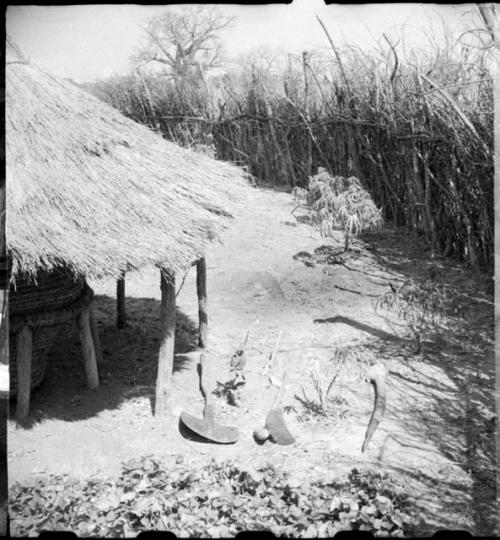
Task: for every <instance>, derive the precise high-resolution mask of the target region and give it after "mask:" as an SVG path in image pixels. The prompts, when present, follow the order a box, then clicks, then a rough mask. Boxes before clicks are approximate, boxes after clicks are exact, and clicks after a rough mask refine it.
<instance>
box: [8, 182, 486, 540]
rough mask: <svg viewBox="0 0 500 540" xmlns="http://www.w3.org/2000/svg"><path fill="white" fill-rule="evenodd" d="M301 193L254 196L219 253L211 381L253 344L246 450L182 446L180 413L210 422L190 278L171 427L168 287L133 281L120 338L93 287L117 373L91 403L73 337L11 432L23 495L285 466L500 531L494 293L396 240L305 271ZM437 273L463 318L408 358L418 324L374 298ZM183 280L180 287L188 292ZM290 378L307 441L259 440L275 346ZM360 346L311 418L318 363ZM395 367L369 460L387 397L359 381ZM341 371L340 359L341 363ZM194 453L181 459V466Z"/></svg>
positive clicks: (106, 370) (181, 308) (109, 290)
mask: <svg viewBox="0 0 500 540" xmlns="http://www.w3.org/2000/svg"><path fill="white" fill-rule="evenodd" d="M292 208H293V204H292V201H291V197H290V195H288V194H286V193H283V192H279V191H274V190H268V189H255V190H253V191H252V194H251V196H250V200H249V201H248V204H247V205H246V207H245V210H244V213H243V215H242V216H241V217H240V218H238V219H237V220H236V221H235V222H234V224H233V226H232V228H231V229H230V230H228V231H227V233H226V235H225V237H224V244H223V245H216V246H214V248H213V250H212V251H211V252H210V253H208V254H207V264H208V280H209V282H208V290H209V332H210V335H209V347H208V350H207V361H208V369H207V374H206V375H207V383H208V386H209V388H212V389H213V388H215V387H216V384H217V381H219V382H221V383H223V382H225V381H228V380H229V379H230V371H229V366H230V359H231V355H232V354H233V353H234V352H235V350H236V349H237V348H238V346H239V344H240V343H241V340H242V338H243V337H244V335H245V332H246V331H247V330H248V331H249V341H248V347H247V363H246V366H245V370H244V375H245V379H246V384H245V385H244V386H243V387H242V388H241V390H240V397H239V400H238V404H239V406H238V407H234V406H231V405H229V404H228V403H227V401H226V400H225V399H223V398H216V397H215V396H214V399H215V404H216V414H217V418H218V420H219V421H220V422H222V423H225V424H231V425H235V426H237V427H238V428H239V430H240V439H239V441H238V442H237V443H236V444H235V445H212V444H203V443H200V442H195V441H191V440H187V439H185V438H183V437H182V436H181V435H180V433H179V430H178V426H177V417H178V415H179V414H180V412H181V411H182V410H186V411H189V412H192V413H193V414H195V415H199V416H201V412H202V408H203V402H202V398H201V395H200V393H199V387H198V379H197V374H196V363H197V360H198V355H199V352H198V351H197V349H196V342H197V336H196V322H197V299H196V284H195V278H196V276H195V271H194V269H192V270H191V271H190V272H189V273H188V274H187V277H186V280H185V283H184V285H183V287H182V289H181V291H180V293H179V295H178V298H177V300H178V332H177V343H176V351H177V355H176V365H175V373H174V401H175V403H176V406H175V409H174V414H175V415H176V416H177V417H173V418H172V419H171V421H164V422H159V421H157V420H155V418H154V417H153V415H152V400H153V396H154V383H155V376H156V371H155V369H156V361H157V354H158V344H159V337H158V336H159V298H160V287H159V274H158V271H157V270H155V269H146V270H144V271H143V272H141V273H134V274H132V273H131V274H129V275H128V276H127V283H126V293H127V310H128V325H127V327H126V328H125V329H123V330H118V329H117V328H116V326H115V317H116V312H115V283H114V282H95V283H91V285H92V287H93V288H94V290H95V293H96V295H97V298H96V315H97V319H98V325H99V329H100V335H101V342H102V349H103V354H104V356H103V362H102V365H101V366H100V376H101V386H100V388H99V389H98V390H96V391H89V390H86V388H85V384H84V377H83V370H82V367H81V364H80V354H79V342H78V334H77V332H76V329H75V328H73V327H68V329H67V330H65V333H66V335H65V336H64V338H65V339H61V341H60V342H59V344H58V345H57V346H56V347H55V348H54V350H53V351H52V353H51V358H50V364H49V370H48V372H47V375H46V378H45V381H44V382H43V384H42V385H41V386H40V388H39V389H37V390H36V391H35V392H34V393H33V396H32V417H31V419H30V421H29V422H28V423H27V424H26V425H23V426H20V425H16V424H15V423H14V422H13V421H10V422H9V433H8V437H9V439H8V448H9V451H8V459H9V483H10V484H12V483H14V482H16V481H20V482H24V481H28V479H29V478H30V477H32V476H34V475H39V474H46V473H63V472H67V473H70V474H73V475H77V476H80V477H90V476H93V475H96V476H100V477H103V476H110V475H113V474H115V473H117V472H118V471H119V470H120V465H121V462H123V461H126V460H127V459H130V458H133V457H140V456H144V455H151V454H154V455H156V456H158V457H160V458H164V459H165V460H167V461H170V462H172V463H173V462H175V460H176V459H177V460H178V459H183V460H184V462H185V463H188V464H192V466H193V467H197V466H199V465H200V464H202V463H204V462H206V461H208V460H209V459H211V458H215V459H217V460H224V459H227V458H230V459H234V460H237V461H239V462H240V463H245V462H252V463H253V464H254V465H256V464H259V463H262V464H264V463H273V464H275V465H276V466H277V467H280V468H284V469H286V470H287V471H289V472H290V473H292V474H293V475H295V476H297V477H298V478H302V477H307V476H315V475H318V476H324V475H328V476H332V477H340V476H342V475H344V474H345V473H347V472H348V471H349V470H350V469H351V468H352V467H354V466H357V467H360V466H361V467H362V466H370V467H374V468H376V469H379V470H384V471H388V472H389V473H390V474H391V475H393V476H394V478H396V479H397V480H398V481H400V482H402V483H403V485H404V486H406V488H407V489H408V490H409V491H410V492H411V493H412V494H413V495H414V497H415V504H416V505H417V506H418V507H419V508H420V509H421V512H422V516H423V518H424V519H425V521H426V523H427V528H426V529H425V530H424V529H423V530H422V534H425V533H426V532H433V531H434V530H435V529H436V528H440V527H448V528H450V527H452V528H454V529H456V528H462V529H467V530H469V531H471V532H473V533H475V534H480V535H484V534H488V533H491V532H493V530H494V524H495V522H494V516H495V514H494V510H493V509H494V506H493V505H494V499H495V463H494V431H493V429H492V427H491V426H492V420H491V418H492V415H493V413H494V401H493V395H494V367H495V366H494V344H493V336H494V320H493V299H492V291H491V284H489V283H488V282H487V279H486V278H485V277H484V276H482V277H481V276H479V275H476V276H475V275H474V274H473V273H471V272H469V271H466V270H464V269H463V268H461V267H460V266H458V265H456V264H453V263H452V262H450V261H443V260H434V261H431V260H429V259H428V258H427V254H426V253H425V252H424V251H423V250H422V249H421V248H420V247H419V245H418V243H417V242H416V241H415V242H413V241H412V239H411V238H410V237H409V236H407V235H404V234H403V233H396V232H395V231H393V230H391V229H386V230H385V231H383V232H382V233H378V234H371V235H369V237H367V238H365V239H364V241H363V242H358V243H357V246H358V247H359V248H360V251H359V253H357V254H356V255H354V256H352V257H351V258H349V259H348V260H347V262H346V263H345V265H339V264H335V265H316V266H313V267H308V266H306V265H304V264H303V263H302V262H301V261H300V260H296V259H294V258H293V256H294V255H295V254H297V253H298V252H300V251H308V252H311V253H312V252H313V250H314V249H315V248H317V247H318V246H321V245H323V244H327V243H330V244H334V245H338V246H339V247H341V245H342V237H341V235H340V233H339V236H338V237H337V238H334V239H333V240H332V239H330V240H328V241H326V240H325V239H322V238H321V237H320V235H319V233H318V232H317V231H316V230H315V229H314V228H313V227H311V226H310V225H308V224H307V223H304V222H301V221H299V222H297V221H296V220H295V218H294V217H293V216H292V215H291V214H290V211H291V209H292ZM431 267H434V268H436V267H437V268H439V269H440V271H441V273H442V275H444V276H445V279H446V281H447V282H448V283H450V284H452V285H454V286H455V287H457V288H458V289H459V290H460V291H461V293H462V294H463V295H465V296H466V298H467V302H466V305H467V310H466V313H465V312H464V313H462V315H463V316H462V317H461V318H448V319H447V320H446V321H444V322H443V323H442V324H441V326H440V327H439V328H437V329H435V330H434V331H433V333H432V335H430V334H429V336H427V341H425V342H424V344H423V349H422V351H421V352H420V353H419V354H412V351H411V349H412V347H411V343H410V342H409V341H408V340H407V339H406V338H405V335H404V324H403V323H402V321H400V320H398V319H397V318H396V317H395V316H389V315H388V314H380V313H376V312H375V310H374V302H375V299H376V297H377V296H378V295H380V294H383V293H384V292H386V291H387V290H388V283H389V281H391V282H392V283H400V282H401V281H402V279H404V278H405V277H410V276H413V277H415V278H423V277H427V275H428V273H429V269H430V268H431ZM181 281H182V276H179V278H178V280H177V285H178V286H179V285H180V282H181ZM280 332H281V333H282V337H281V345H280V348H279V353H278V356H277V362H276V365H275V366H274V368H273V370H272V374H273V375H274V376H275V377H278V378H280V377H281V375H282V374H283V371H284V370H285V369H286V370H287V371H288V374H289V379H290V380H289V384H288V386H287V388H286V392H285V397H284V399H283V405H284V406H289V407H290V408H291V409H290V412H289V413H288V414H287V415H286V416H287V422H288V425H289V428H290V430H291V431H292V432H293V433H294V435H295V436H296V438H297V442H296V443H295V444H294V445H292V446H290V447H279V446H277V445H274V444H272V443H266V444H265V445H263V446H259V445H257V444H256V443H255V442H254V440H253V437H252V431H253V429H254V428H256V427H258V426H259V425H261V424H262V423H263V419H264V417H265V415H266V413H267V411H268V409H269V407H270V405H271V403H272V400H273V398H274V396H275V393H276V391H277V390H276V388H274V387H273V386H271V385H270V383H269V379H268V378H267V377H266V376H265V375H264V374H263V368H264V365H265V364H266V362H267V360H268V356H269V353H270V352H271V351H272V349H273V347H274V344H275V341H276V339H277V336H278V334H279V333H280ZM342 346H352V351H353V354H352V355H351V360H350V361H349V363H348V364H347V365H346V366H345V368H344V369H343V370H342V371H341V376H340V377H339V379H338V380H337V382H336V383H335V386H334V395H335V396H336V397H337V401H336V402H335V403H336V406H335V407H334V406H332V409H331V410H332V414H331V416H330V417H329V418H326V419H314V418H312V419H311V418H309V419H308V418H307V417H306V414H305V409H304V407H303V405H302V404H301V402H300V401H299V399H297V397H296V396H298V397H302V396H303V392H302V388H301V386H303V387H304V391H305V393H306V395H308V396H310V397H314V391H313V386H312V380H311V370H312V367H313V365H314V363H315V362H320V363H321V365H322V366H327V365H330V366H331V365H332V364H331V360H330V359H331V358H332V357H333V356H334V353H335V350H337V349H338V348H339V347H342ZM370 361H379V362H382V363H384V364H385V365H386V366H387V368H388V369H389V378H388V391H387V413H386V416H385V418H384V420H383V422H382V423H381V424H380V427H379V429H378V430H377V432H376V433H375V435H374V437H373V439H372V442H371V444H370V446H369V448H368V450H367V452H366V453H365V454H362V453H361V444H362V442H363V438H364V432H365V429H366V425H367V423H368V420H369V417H370V413H371V407H372V400H373V391H372V388H371V386H370V385H369V384H368V383H367V382H366V381H364V380H363V378H362V375H363V372H364V369H365V366H366V363H367V362H370ZM329 362H330V364H329ZM179 456H181V457H179Z"/></svg>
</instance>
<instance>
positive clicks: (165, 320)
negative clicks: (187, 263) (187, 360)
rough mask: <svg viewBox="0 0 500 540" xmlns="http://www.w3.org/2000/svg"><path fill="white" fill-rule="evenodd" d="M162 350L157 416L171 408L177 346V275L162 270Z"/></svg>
mask: <svg viewBox="0 0 500 540" xmlns="http://www.w3.org/2000/svg"><path fill="white" fill-rule="evenodd" d="M160 274H161V280H160V288H161V306H160V321H161V330H160V332H161V334H160V352H159V354H158V375H157V377H156V400H155V416H157V417H160V418H166V417H167V415H168V413H169V411H170V409H171V390H172V376H173V369H174V346H175V276H169V275H168V274H165V271H164V270H161V271H160Z"/></svg>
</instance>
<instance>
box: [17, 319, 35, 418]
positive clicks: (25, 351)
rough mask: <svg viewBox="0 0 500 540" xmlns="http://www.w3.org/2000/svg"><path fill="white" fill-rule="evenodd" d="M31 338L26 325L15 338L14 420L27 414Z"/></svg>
mask: <svg viewBox="0 0 500 540" xmlns="http://www.w3.org/2000/svg"><path fill="white" fill-rule="evenodd" d="M32 351H33V336H32V334H31V329H30V327H29V326H28V325H24V326H23V327H22V328H21V329H20V330H19V332H18V333H17V337H16V352H17V354H16V360H17V405H16V418H17V420H23V419H24V418H26V417H27V416H28V414H29V410H30V394H31V355H32Z"/></svg>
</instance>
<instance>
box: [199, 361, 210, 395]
mask: <svg viewBox="0 0 500 540" xmlns="http://www.w3.org/2000/svg"><path fill="white" fill-rule="evenodd" d="M204 367H205V355H204V354H200V361H199V363H198V375H199V377H200V390H201V393H202V394H203V397H204V398H205V404H206V403H208V392H207V388H206V386H205V381H204V377H203V371H204Z"/></svg>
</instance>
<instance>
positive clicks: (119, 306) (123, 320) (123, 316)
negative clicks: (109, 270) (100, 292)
mask: <svg viewBox="0 0 500 540" xmlns="http://www.w3.org/2000/svg"><path fill="white" fill-rule="evenodd" d="M126 324H127V313H126V309H125V272H123V274H122V276H121V278H120V279H118V280H117V281H116V326H117V327H118V328H125V325H126Z"/></svg>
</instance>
